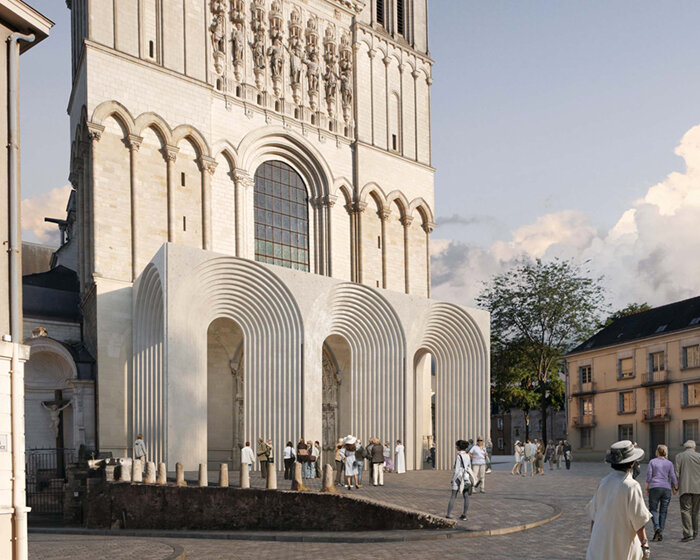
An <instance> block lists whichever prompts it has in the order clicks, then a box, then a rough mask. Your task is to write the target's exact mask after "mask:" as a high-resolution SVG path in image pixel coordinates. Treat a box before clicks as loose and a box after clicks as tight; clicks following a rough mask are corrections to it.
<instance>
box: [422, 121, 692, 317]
mask: <svg viewBox="0 0 700 560" xmlns="http://www.w3.org/2000/svg"><path fill="white" fill-rule="evenodd" d="M675 153H676V154H677V155H678V156H680V157H682V158H683V160H684V162H685V167H686V169H685V171H684V172H673V173H670V174H669V175H668V176H667V177H666V178H665V179H664V180H663V181H661V182H659V183H657V184H655V185H653V186H652V187H651V188H649V189H648V191H647V193H646V194H645V196H644V197H643V198H641V199H639V200H636V201H634V202H632V204H631V205H630V206H631V207H630V208H629V209H628V210H626V211H625V212H623V213H622V215H621V216H620V218H619V219H618V221H617V223H616V224H615V225H614V226H613V227H612V228H610V229H609V230H607V231H597V230H596V228H595V227H594V226H593V224H592V220H591V219H590V217H589V216H588V215H587V214H585V213H583V212H580V211H576V210H565V211H562V212H555V213H549V214H544V215H542V216H539V217H538V218H537V219H536V220H535V221H534V222H532V223H531V224H527V225H525V226H523V227H520V228H518V229H516V230H514V231H513V232H511V235H510V238H509V239H508V240H507V241H497V242H495V243H492V244H491V245H490V246H488V247H486V248H483V247H477V246H474V245H471V244H468V243H463V242H459V241H452V240H434V241H432V247H431V252H432V255H431V257H432V258H431V261H432V271H433V276H432V279H433V290H432V293H433V294H434V296H435V297H438V298H444V299H448V300H450V301H455V302H458V303H462V304H466V305H473V304H474V299H475V297H476V296H477V295H478V293H479V292H480V291H481V289H482V287H483V282H484V281H488V279H489V278H490V277H491V276H492V275H494V274H496V273H501V272H504V271H506V270H508V269H509V268H510V267H511V266H512V265H513V264H515V262H516V261H517V260H518V259H520V258H522V257H523V256H525V257H531V258H543V259H550V258H553V257H561V258H574V259H577V260H579V261H584V260H588V261H589V266H590V268H591V272H592V273H593V274H594V275H603V276H604V277H605V279H604V284H605V286H606V287H607V289H608V295H609V299H610V300H611V303H612V305H613V306H614V307H622V306H624V305H626V304H627V303H629V302H632V301H647V302H649V303H650V304H651V305H661V304H664V303H668V302H671V301H676V300H679V299H684V298H689V297H694V296H697V295H700V259H699V258H698V255H700V125H698V126H695V127H693V128H691V129H690V130H689V131H688V132H686V134H685V135H684V136H683V138H682V139H681V141H680V144H679V145H678V147H677V148H676V150H675ZM604 203H605V201H601V204H604Z"/></svg>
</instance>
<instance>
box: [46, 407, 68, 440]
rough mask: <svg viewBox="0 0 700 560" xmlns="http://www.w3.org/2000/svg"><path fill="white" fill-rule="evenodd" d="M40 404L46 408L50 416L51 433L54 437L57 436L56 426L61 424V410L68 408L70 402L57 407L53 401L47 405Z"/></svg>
mask: <svg viewBox="0 0 700 560" xmlns="http://www.w3.org/2000/svg"><path fill="white" fill-rule="evenodd" d="M41 406H42V407H44V408H45V409H46V410H48V412H49V415H50V416H51V419H50V423H51V424H50V425H51V429H52V430H53V435H54V437H56V438H58V427H59V426H60V425H61V411H62V410H63V409H65V408H68V407H69V406H70V403H67V404H64V405H63V406H61V407H59V406H58V405H57V404H55V403H52V404H49V405H47V404H46V403H41Z"/></svg>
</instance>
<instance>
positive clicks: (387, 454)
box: [384, 441, 394, 472]
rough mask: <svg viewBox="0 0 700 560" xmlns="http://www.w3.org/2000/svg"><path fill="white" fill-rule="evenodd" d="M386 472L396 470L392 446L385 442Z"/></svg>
mask: <svg viewBox="0 0 700 560" xmlns="http://www.w3.org/2000/svg"><path fill="white" fill-rule="evenodd" d="M384 470H385V471H386V472H391V471H393V470H394V461H393V459H392V458H391V444H390V443H389V442H388V441H385V442H384Z"/></svg>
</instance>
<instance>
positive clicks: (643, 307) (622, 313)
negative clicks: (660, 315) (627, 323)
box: [598, 301, 651, 330]
mask: <svg viewBox="0 0 700 560" xmlns="http://www.w3.org/2000/svg"><path fill="white" fill-rule="evenodd" d="M650 309H651V307H650V306H649V304H648V303H647V302H646V301H645V302H644V303H628V304H627V305H626V306H625V307H623V308H622V309H619V310H617V311H615V313H611V314H610V315H609V316H608V318H607V319H605V321H604V322H602V323H600V324H599V325H598V330H600V329H604V328H605V327H607V326H609V325H610V324H612V323H614V322H615V321H617V320H618V319H622V318H623V317H627V316H628V315H636V314H637V313H642V312H643V311H649V310H650Z"/></svg>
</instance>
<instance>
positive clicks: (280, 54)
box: [267, 0, 284, 97]
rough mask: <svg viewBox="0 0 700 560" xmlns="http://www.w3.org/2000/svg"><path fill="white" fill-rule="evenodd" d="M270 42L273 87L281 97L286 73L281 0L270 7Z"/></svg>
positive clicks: (269, 52) (277, 95)
mask: <svg viewBox="0 0 700 560" xmlns="http://www.w3.org/2000/svg"><path fill="white" fill-rule="evenodd" d="M270 42H271V45H270V46H269V47H268V49H267V56H269V57H270V72H271V73H272V87H273V92H274V94H275V96H276V97H279V94H280V86H281V84H282V75H283V73H284V43H283V42H282V6H281V4H280V2H279V0H274V1H273V2H272V5H271V7H270Z"/></svg>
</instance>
